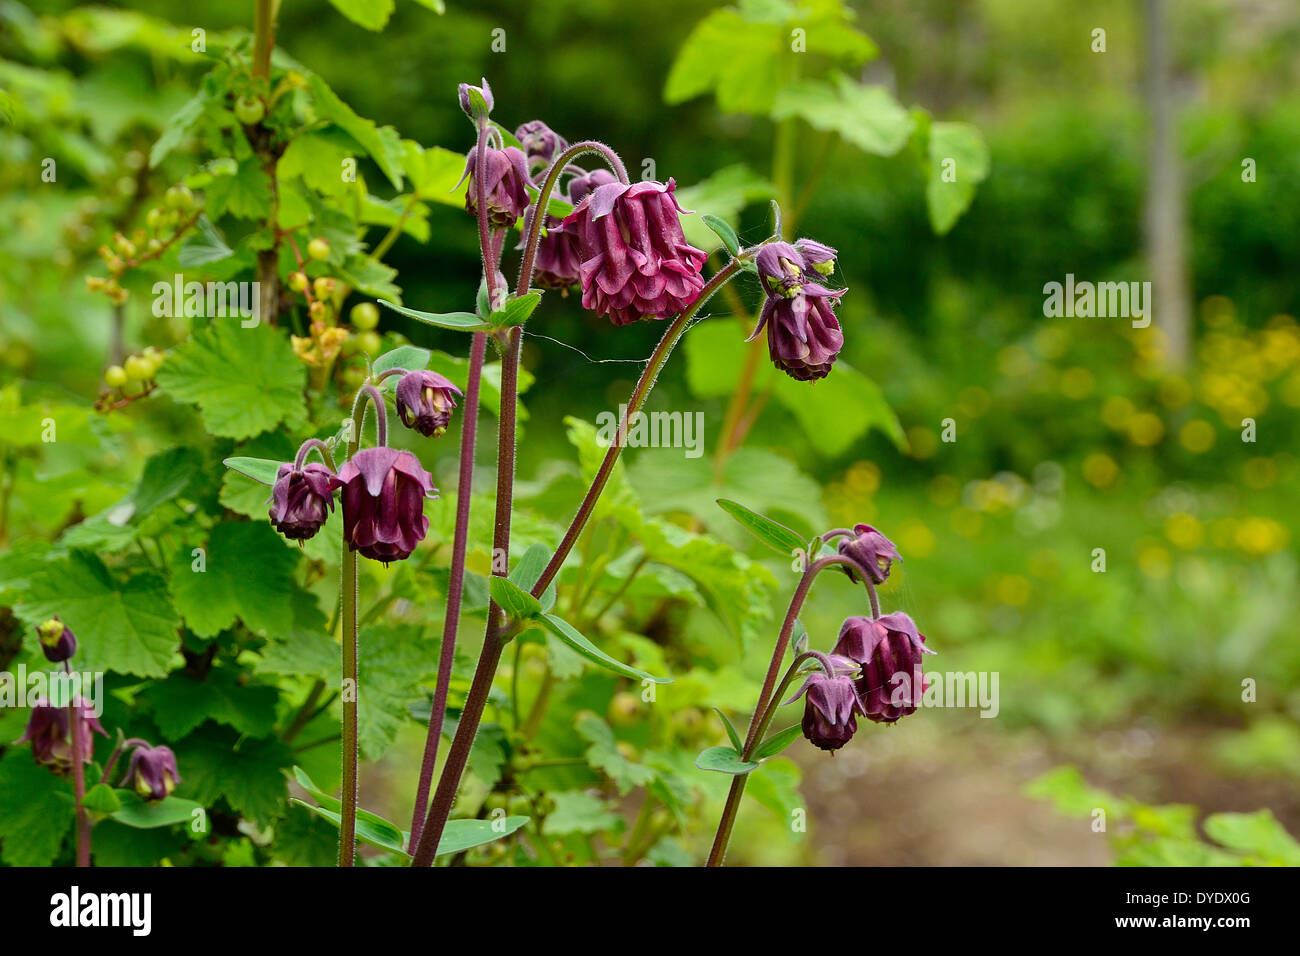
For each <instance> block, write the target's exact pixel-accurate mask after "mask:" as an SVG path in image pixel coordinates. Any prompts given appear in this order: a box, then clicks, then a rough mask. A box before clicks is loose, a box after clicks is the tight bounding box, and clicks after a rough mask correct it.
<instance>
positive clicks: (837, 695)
mask: <svg viewBox="0 0 1300 956" xmlns="http://www.w3.org/2000/svg"><path fill="white" fill-rule="evenodd" d="M830 660H831V662H832V664H833V665H834V670H835V672H836V673H835V676H834V677H831V676H829V675H827V674H826V673H825V672H824V671H821V670H818V671H814V672H813V673H812V674H809V675H808V677H807V678H806V679H805V680H804V682H803V686H802V687H800V688H799V690H798V692H797V693H795V695H794V696H793V697H791V698H790V699H789V700H787V701H786V702H785V703H787V704H789V703H793V702H794V701H795V700H798V698H799V696H800V695H801V694H802V695H805V696H804V710H803V723H802V726H803V735H804V736H805V737H807V738H808V740H809V741H810V742H811V743H812V744H813V746H815V747H820V748H821V749H822V750H829V751H832V752H834V751H836V750H839V749H840V748H841V747H843V746H844V745H845V744H846V743H848V742H849V740H850V739H851V738H852V737H853V735H854V734H855V733H856V732H857V729H858V720H857V716H856V715H857V714H861V713H864V711H863V709H862V703H861V701H859V700H858V695H857V691H856V690H855V689H854V686H853V678H852V677H851V676H850V675H851V673H852V672H854V671H856V670H857V664H856V662H854V661H852V660H849V659H848V658H845V657H839V656H837V655H834V654H832V655H831V656H830Z"/></svg>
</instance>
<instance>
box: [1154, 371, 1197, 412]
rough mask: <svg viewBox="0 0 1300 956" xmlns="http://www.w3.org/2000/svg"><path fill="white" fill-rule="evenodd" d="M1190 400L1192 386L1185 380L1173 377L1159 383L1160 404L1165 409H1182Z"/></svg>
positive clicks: (1176, 376)
mask: <svg viewBox="0 0 1300 956" xmlns="http://www.w3.org/2000/svg"><path fill="white" fill-rule="evenodd" d="M1191 400H1192V386H1191V383H1190V382H1188V381H1187V379H1185V378H1182V377H1181V376H1178V375H1174V376H1171V377H1169V378H1166V379H1165V380H1164V381H1162V382H1161V383H1160V402H1161V404H1162V405H1164V406H1165V408H1182V407H1183V406H1184V405H1186V404H1187V403H1188V402H1190V401H1191Z"/></svg>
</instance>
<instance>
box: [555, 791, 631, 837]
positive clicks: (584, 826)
mask: <svg viewBox="0 0 1300 956" xmlns="http://www.w3.org/2000/svg"><path fill="white" fill-rule="evenodd" d="M549 796H550V798H551V800H553V801H554V802H555V809H554V810H552V811H551V812H550V813H549V814H547V816H546V822H545V823H543V824H542V832H543V833H544V834H546V835H547V836H568V835H569V834H570V833H601V832H604V831H605V830H612V829H614V828H615V827H617V826H618V825H619V824H621V823H622V822H623V818H622V817H620V816H619V815H618V814H617V813H613V812H611V811H610V809H609V807H608V806H607V805H606V803H605V801H604V800H602V799H600V797H598V796H595V795H594V794H591V793H588V792H587V791H585V790H561V791H559V792H558V793H552V794H549Z"/></svg>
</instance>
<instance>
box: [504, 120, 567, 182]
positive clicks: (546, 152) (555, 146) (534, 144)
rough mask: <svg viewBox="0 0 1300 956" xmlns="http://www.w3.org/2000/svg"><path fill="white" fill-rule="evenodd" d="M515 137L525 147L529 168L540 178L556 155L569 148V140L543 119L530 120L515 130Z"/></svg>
mask: <svg viewBox="0 0 1300 956" xmlns="http://www.w3.org/2000/svg"><path fill="white" fill-rule="evenodd" d="M515 139H517V140H519V145H520V146H522V147H523V148H524V158H525V159H526V160H528V170H529V172H531V173H532V174H533V175H534V176H535V177H538V179H540V177H541V175H542V174H543V173H545V172H546V170H548V169H550V167H551V163H553V162H554V161H555V157H556V156H558V155H560V153H562V152H564V151H565V150H566V149H568V148H569V143H568V141H567V140H566V139H565V138H564V137H563V136H561V135H560V134H559V133H557V132H555V130H553V129H551V128H550V127H549V126H547V125H546V124H545V123H543V122H542V121H541V120H530V121H529V122H527V123H524V124H523V125H522V126H520V127H519V128H518V129H517V130H515Z"/></svg>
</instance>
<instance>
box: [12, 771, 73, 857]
mask: <svg viewBox="0 0 1300 956" xmlns="http://www.w3.org/2000/svg"><path fill="white" fill-rule="evenodd" d="M74 816H75V810H74V809H73V803H72V782H71V781H70V780H67V779H64V778H62V777H56V776H55V775H54V774H52V773H50V771H49V770H48V769H47V768H46V767H42V766H41V765H40V764H38V763H36V761H34V760H33V759H32V755H31V751H30V750H29V749H28V748H27V747H12V748H10V749H9V751H8V753H6V754H5V756H4V758H3V759H2V760H0V859H3V860H4V862H5V863H7V864H9V865H10V866H49V865H50V864H51V863H53V862H54V860H55V858H56V857H57V856H58V855H59V850H60V848H61V847H62V846H63V840H64V837H69V836H70V835H71V833H72V823H73V818H74Z"/></svg>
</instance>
